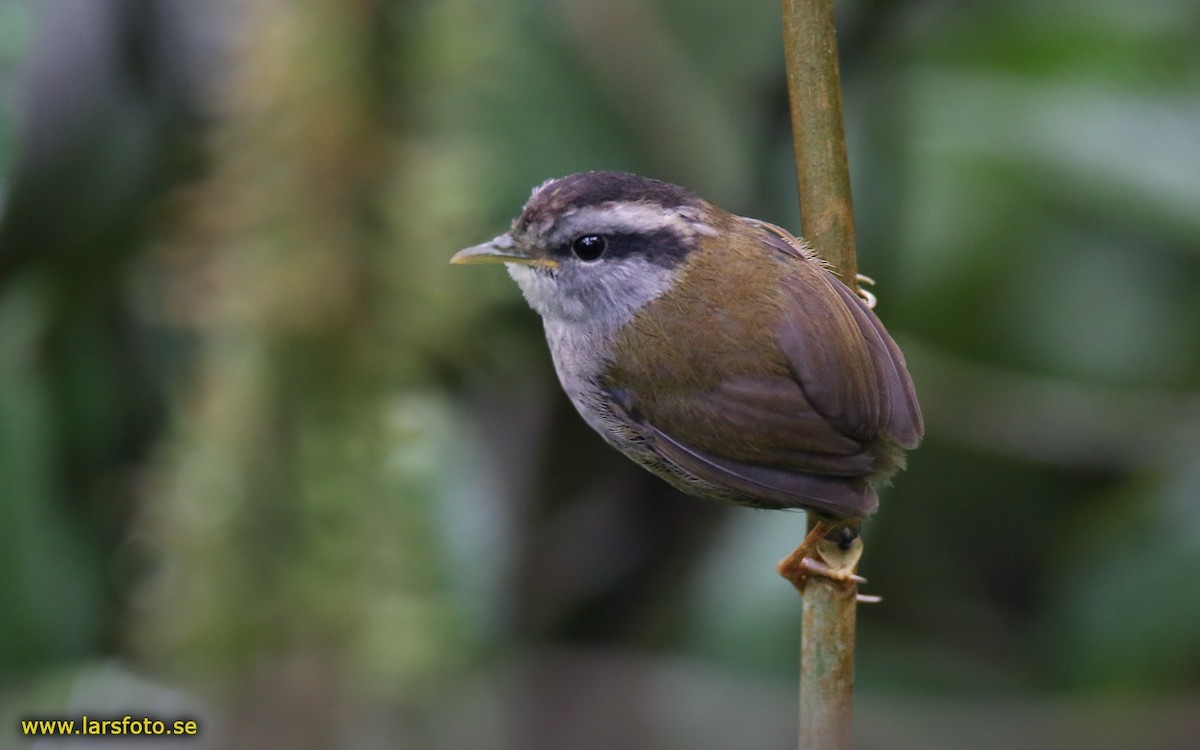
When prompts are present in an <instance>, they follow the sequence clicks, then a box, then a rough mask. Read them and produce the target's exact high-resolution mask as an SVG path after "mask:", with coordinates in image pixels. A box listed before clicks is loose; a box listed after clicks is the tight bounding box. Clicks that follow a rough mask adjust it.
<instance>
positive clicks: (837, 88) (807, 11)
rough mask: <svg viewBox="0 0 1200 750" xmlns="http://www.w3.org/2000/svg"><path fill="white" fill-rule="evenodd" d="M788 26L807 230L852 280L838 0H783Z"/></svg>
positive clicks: (813, 241) (789, 69)
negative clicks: (835, 19) (835, 11)
mask: <svg viewBox="0 0 1200 750" xmlns="http://www.w3.org/2000/svg"><path fill="white" fill-rule="evenodd" d="M783 34H784V52H785V54H786V56H787V82H788V99H789V101H790V103H791V112H792V136H793V138H794V141H795V152H796V177H797V181H798V182H799V186H800V211H801V216H802V219H803V226H804V232H803V234H804V237H805V239H807V240H808V242H809V244H810V245H811V246H812V247H813V249H815V250H816V251H817V254H818V255H820V256H821V257H822V258H824V259H825V260H826V261H827V262H828V263H829V264H830V265H831V266H833V268H834V270H835V271H837V273H838V275H839V276H841V277H842V280H843V281H845V282H846V283H847V284H848V285H850V287H851V288H853V287H854V286H855V278H854V277H855V274H856V273H857V270H858V266H857V263H856V262H855V258H854V209H853V206H852V204H851V201H850V167H849V163H848V162H847V160H846V134H845V130H844V128H843V125H842V88H841V77H840V75H839V74H838V53H837V34H836V31H835V30H834V25H833V0H783Z"/></svg>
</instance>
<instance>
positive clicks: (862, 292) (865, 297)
mask: <svg viewBox="0 0 1200 750" xmlns="http://www.w3.org/2000/svg"><path fill="white" fill-rule="evenodd" d="M854 278H855V280H856V281H857V282H858V284H857V285H856V286H855V289H854V291H855V293H856V294H858V296H859V297H862V301H863V302H866V303H867V307H869V308H871V309H872V310H874V309H875V305H876V303H878V302H879V300H877V299H875V295H874V294H872V293H871V292H868V291H867V290H866V289H863V287H864V286H875V279H872V278H871V277H870V276H867V275H866V274H861V273H859V274H855V275H854Z"/></svg>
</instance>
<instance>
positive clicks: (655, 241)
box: [558, 229, 691, 268]
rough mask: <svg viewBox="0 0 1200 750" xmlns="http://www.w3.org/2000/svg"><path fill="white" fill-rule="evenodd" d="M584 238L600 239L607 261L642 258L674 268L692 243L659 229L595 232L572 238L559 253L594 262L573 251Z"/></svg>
mask: <svg viewBox="0 0 1200 750" xmlns="http://www.w3.org/2000/svg"><path fill="white" fill-rule="evenodd" d="M587 237H600V238H602V239H603V240H604V250H603V251H602V253H601V254H602V255H603V257H604V258H605V259H606V260H610V261H613V260H619V259H621V258H635V257H636V258H641V259H643V260H646V261H649V262H650V263H653V264H654V265H656V266H662V267H664V268H674V267H675V266H677V265H679V264H680V263H681V262H683V260H684V258H686V257H687V254H688V251H689V250H690V249H691V244H690V243H689V242H687V241H685V240H684V239H683V238H682V237H680V236H679V235H678V234H676V233H675V232H673V231H671V230H670V229H660V230H658V231H655V232H594V233H589V234H582V235H579V236H577V237H575V238H574V239H573V240H571V241H570V242H568V243H566V245H564V246H562V247H561V248H560V250H559V251H558V252H559V254H561V255H565V256H574V257H578V258H582V259H584V260H596V259H598V258H599V257H601V256H600V255H595V256H592V257H591V258H584V257H583V256H581V255H579V253H578V252H577V250H576V249H575V244H576V243H578V242H579V241H580V240H583V239H585V238H587Z"/></svg>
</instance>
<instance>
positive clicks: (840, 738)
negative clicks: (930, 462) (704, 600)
mask: <svg viewBox="0 0 1200 750" xmlns="http://www.w3.org/2000/svg"><path fill="white" fill-rule="evenodd" d="M782 4H783V29H784V46H785V52H786V56H787V81H788V95H789V100H790V102H791V114H792V133H793V137H794V139H795V154H796V175H797V180H798V183H799V187H800V211H801V215H802V218H803V232H802V234H803V235H804V237H805V239H807V240H808V242H809V243H810V245H811V246H812V247H813V249H814V250H815V251H816V252H817V254H818V255H820V256H821V257H822V258H824V259H825V260H826V261H827V262H828V263H829V264H830V265H831V266H832V267H833V269H834V270H835V271H836V272H837V273H838V275H840V276H841V278H842V280H843V281H844V282H845V283H846V284H848V285H849V286H850V287H851V288H854V287H855V274H856V273H857V264H856V262H855V254H854V211H853V208H852V204H851V200H850V169H849V165H848V163H847V159H846V137H845V130H844V127H843V124H842V94H841V79H840V76H839V73H838V54H837V38H836V32H835V29H834V14H833V0H782ZM813 523H814V519H813V518H812V517H811V516H810V518H809V525H810V528H811V526H812V524H813ZM855 595H856V591H855V587H854V586H853V585H845V584H842V583H839V582H835V581H831V580H829V579H826V578H821V577H816V576H814V577H812V578H810V579H809V580H808V583H807V585H806V587H805V590H804V616H803V630H802V635H801V645H800V742H799V747H800V750H849V748H850V747H851V746H852V744H853V739H852V716H853V710H854V627H855V607H856V601H855Z"/></svg>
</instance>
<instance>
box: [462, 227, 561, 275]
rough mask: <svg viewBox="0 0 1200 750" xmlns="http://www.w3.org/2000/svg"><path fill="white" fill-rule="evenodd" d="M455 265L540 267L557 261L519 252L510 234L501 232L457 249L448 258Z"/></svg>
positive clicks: (552, 264) (553, 266)
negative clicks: (503, 264) (464, 247)
mask: <svg viewBox="0 0 1200 750" xmlns="http://www.w3.org/2000/svg"><path fill="white" fill-rule="evenodd" d="M450 262H451V263H453V264H454V265H456V266H468V265H474V264H476V263H517V264H519V265H522V266H541V267H542V268H557V267H558V261H555V260H554V259H552V258H544V257H543V258H535V257H533V256H529V255H523V254H521V253H520V252H519V251H518V250H517V248H516V243H514V242H513V238H512V235H510V234H502V235H500V236H499V237H497V238H496V239H494V240H492V241H491V242H485V243H483V244H482V245H475V246H474V247H468V248H467V249H466V250H459V251H458V252H457V253H455V254H454V257H453V258H451V259H450Z"/></svg>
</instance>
